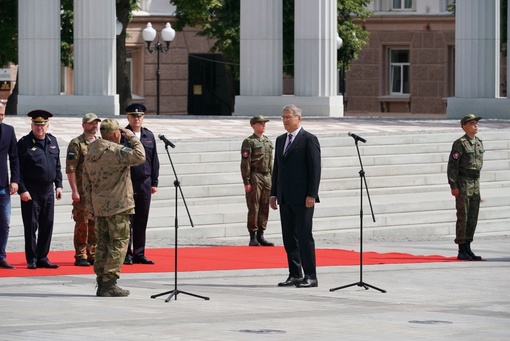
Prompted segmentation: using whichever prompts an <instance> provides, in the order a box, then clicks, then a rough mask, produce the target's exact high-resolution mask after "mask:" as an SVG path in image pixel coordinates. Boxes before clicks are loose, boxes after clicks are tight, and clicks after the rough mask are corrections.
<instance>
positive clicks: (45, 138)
mask: <svg viewBox="0 0 510 341" xmlns="http://www.w3.org/2000/svg"><path fill="white" fill-rule="evenodd" d="M28 116H29V117H31V119H32V131H31V132H30V133H29V134H28V135H25V136H23V137H22V138H21V139H20V140H19V141H18V156H19V166H20V172H21V179H20V183H19V188H18V194H19V195H20V198H21V216H22V219H23V227H24V234H25V257H26V261H27V267H28V268H29V269H36V268H52V269H54V268H58V265H57V264H53V263H51V262H50V261H49V259H48V253H49V251H50V245H51V237H52V234H53V220H54V209H55V198H57V200H60V199H62V172H61V167H60V157H59V156H60V149H59V147H58V143H57V139H56V137H55V136H53V135H51V134H50V133H48V132H47V131H48V127H49V123H48V119H49V118H50V117H52V116H53V115H52V114H51V113H50V112H48V111H45V110H33V111H31V112H29V113H28ZM53 188H55V192H53V191H54V189H53ZM37 233H38V236H36V234H37Z"/></svg>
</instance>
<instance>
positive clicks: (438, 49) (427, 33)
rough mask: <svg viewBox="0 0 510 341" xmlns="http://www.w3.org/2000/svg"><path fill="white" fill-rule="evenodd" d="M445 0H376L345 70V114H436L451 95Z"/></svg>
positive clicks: (451, 51) (450, 21)
mask: <svg viewBox="0 0 510 341" xmlns="http://www.w3.org/2000/svg"><path fill="white" fill-rule="evenodd" d="M449 3H450V1H446V0H420V1H417V0H377V1H374V2H373V3H372V4H371V5H370V6H371V8H370V9H371V10H372V11H373V15H372V16H370V17H369V18H367V20H366V21H365V22H363V23H361V22H360V23H359V24H360V25H362V27H363V29H365V30H368V31H369V32H370V40H369V43H368V45H367V46H365V47H364V48H363V50H362V51H360V53H359V58H358V59H356V60H354V61H353V62H352V64H351V68H350V70H348V71H347V72H346V80H345V84H346V88H345V96H344V97H345V101H346V103H345V105H346V112H352V113H355V112H357V113H381V115H392V114H394V113H411V114H438V115H440V114H441V115H442V114H444V113H445V112H446V102H447V101H446V98H447V97H451V96H454V94H455V15H453V14H452V13H450V12H449V11H448V5H449Z"/></svg>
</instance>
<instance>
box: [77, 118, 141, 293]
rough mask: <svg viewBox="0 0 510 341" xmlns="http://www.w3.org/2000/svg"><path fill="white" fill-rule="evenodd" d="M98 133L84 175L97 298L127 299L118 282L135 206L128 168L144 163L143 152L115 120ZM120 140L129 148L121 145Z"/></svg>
mask: <svg viewBox="0 0 510 341" xmlns="http://www.w3.org/2000/svg"><path fill="white" fill-rule="evenodd" d="M100 131H101V137H102V139H99V140H96V141H94V142H92V143H91V144H90V145H89V148H88V152H87V156H86V157H85V164H84V173H83V188H84V190H85V193H86V195H85V199H86V202H87V208H88V210H89V214H90V215H91V216H93V217H94V218H95V220H96V235H97V247H96V260H95V262H94V272H95V273H96V276H97V284H98V290H97V292H96V295H97V296H104V297H113V296H128V295H129V291H128V290H124V289H121V288H119V287H118V286H117V279H118V278H119V275H120V269H121V267H122V264H123V263H124V258H125V257H126V252H127V247H128V243H129V215H130V214H133V213H134V207H135V202H134V199H133V186H132V184H131V174H130V167H131V166H137V165H139V164H142V163H143V162H145V150H144V148H143V145H142V144H141V142H140V140H139V139H138V137H136V136H135V135H134V133H133V132H132V131H130V130H127V129H121V128H120V126H119V123H118V122H117V121H116V120H114V119H105V120H103V122H101V126H100ZM121 137H124V138H125V139H126V140H127V141H128V142H129V145H130V146H131V147H126V146H123V145H121V144H120V139H121Z"/></svg>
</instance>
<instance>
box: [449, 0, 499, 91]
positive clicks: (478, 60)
mask: <svg viewBox="0 0 510 341" xmlns="http://www.w3.org/2000/svg"><path fill="white" fill-rule="evenodd" d="M499 8H500V1H499V0H493V1H479V0H463V1H457V4H456V9H455V11H456V15H455V97H459V98H473V97H476V98H495V97H498V95H499V94H498V92H499V64H500V59H499V55H500V53H499V51H500V44H499V36H500V35H499V30H500V27H499V23H500V20H499V17H500V16H499Z"/></svg>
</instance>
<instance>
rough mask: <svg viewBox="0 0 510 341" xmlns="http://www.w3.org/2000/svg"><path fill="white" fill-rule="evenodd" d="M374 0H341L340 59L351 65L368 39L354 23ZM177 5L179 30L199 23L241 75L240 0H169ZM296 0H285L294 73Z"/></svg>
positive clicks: (288, 56) (289, 68) (287, 62)
mask: <svg viewBox="0 0 510 341" xmlns="http://www.w3.org/2000/svg"><path fill="white" fill-rule="evenodd" d="M370 2H371V0H338V3H337V7H338V32H339V34H340V37H341V38H342V40H343V45H342V48H341V49H340V51H339V62H340V63H341V65H343V67H345V68H348V66H349V64H350V62H351V61H352V60H353V59H355V58H356V57H357V55H358V52H359V51H360V50H361V49H362V48H363V46H365V45H366V44H367V42H368V36H369V33H368V32H367V31H364V30H363V29H362V28H361V27H360V26H358V25H356V24H354V20H355V19H359V20H364V19H365V18H366V17H367V16H368V15H370V14H371V12H370V11H369V10H367V9H366V5H368V4H369V3H370ZM170 3H171V4H173V5H175V6H177V11H176V18H177V21H176V23H175V25H174V28H175V29H176V30H178V31H180V30H182V29H183V28H184V27H185V26H192V27H199V28H200V32H199V33H198V34H199V35H200V36H203V37H207V38H209V39H213V40H214V41H215V43H214V45H213V46H212V47H211V52H219V53H221V54H223V56H224V57H225V58H226V59H227V60H228V61H229V62H230V63H231V65H232V66H233V71H234V74H235V75H236V76H238V75H239V69H238V67H237V65H239V59H240V57H239V55H240V53H239V51H240V9H241V8H240V1H239V0H197V1H189V0H170ZM293 37H294V0H283V64H284V70H283V71H284V72H285V73H287V74H290V75H292V74H293V73H294V39H293Z"/></svg>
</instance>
